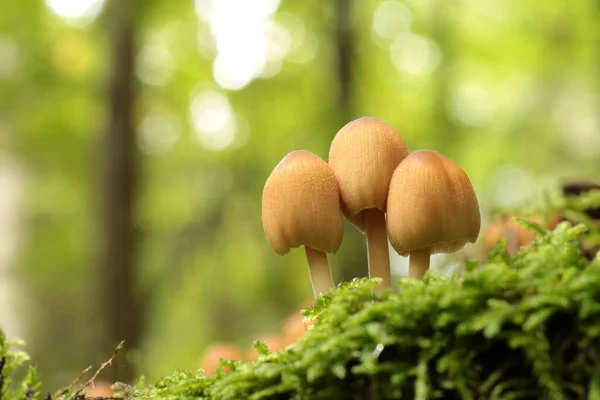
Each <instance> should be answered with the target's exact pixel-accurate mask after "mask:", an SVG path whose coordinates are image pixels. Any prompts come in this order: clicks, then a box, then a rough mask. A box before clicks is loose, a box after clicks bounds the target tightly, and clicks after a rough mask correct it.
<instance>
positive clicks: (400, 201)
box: [387, 150, 481, 278]
mask: <svg viewBox="0 0 600 400" xmlns="http://www.w3.org/2000/svg"><path fill="white" fill-rule="evenodd" d="M387 212H388V214H387V231H388V235H389V238H390V242H391V244H392V246H393V247H394V249H395V250H396V251H397V252H398V253H399V254H400V255H404V256H406V255H410V261H409V272H408V274H409V277H411V278H422V277H423V276H424V275H425V273H426V272H427V270H428V269H429V258H430V256H431V254H435V253H453V252H455V251H458V250H460V249H462V248H463V247H464V246H465V244H467V243H473V242H475V241H476V240H477V237H478V236H479V229H480V225H481V215H480V213H479V204H478V202H477V196H476V195H475V191H474V190H473V186H472V184H471V181H470V180H469V177H468V176H467V174H466V173H465V172H464V171H463V170H462V168H461V167H460V166H458V165H457V164H456V163H454V162H453V161H452V160H450V159H449V158H447V157H445V156H443V155H441V154H440V153H438V152H435V151H431V150H419V151H415V152H414V153H411V154H410V155H409V156H408V157H406V158H405V159H404V161H402V163H401V164H400V165H399V166H398V168H397V169H396V171H395V172H394V175H393V177H392V181H391V184H390V193H389V197H388V209H387Z"/></svg>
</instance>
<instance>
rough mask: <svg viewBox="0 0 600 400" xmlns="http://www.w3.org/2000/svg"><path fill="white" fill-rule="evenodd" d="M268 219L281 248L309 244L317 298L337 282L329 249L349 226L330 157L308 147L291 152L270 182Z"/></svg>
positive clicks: (265, 206) (265, 205) (265, 204)
mask: <svg viewBox="0 0 600 400" xmlns="http://www.w3.org/2000/svg"><path fill="white" fill-rule="evenodd" d="M262 221H263V228H264V232H265V236H266V238H267V241H268V242H269V244H270V245H271V247H272V248H273V250H275V252H276V253H277V254H279V255H285V254H286V253H288V252H289V251H290V249H292V248H296V247H301V246H304V249H305V252H306V257H307V260H308V266H309V271H310V275H311V281H312V287H313V293H314V295H315V298H316V297H318V295H319V294H320V293H326V292H328V291H329V290H330V289H332V288H333V286H334V285H333V278H332V276H331V269H330V268H329V262H328V260H327V254H326V253H335V252H337V250H338V249H339V248H340V245H341V244H342V238H343V234H344V232H343V221H342V212H341V209H340V200H339V191H338V186H337V182H336V180H335V174H334V173H333V170H332V169H331V167H329V165H328V164H327V163H326V162H325V161H323V160H322V159H321V158H319V157H318V156H316V155H314V154H313V153H311V152H308V151H305V150H298V151H294V152H291V153H289V154H288V155H286V156H285V157H284V158H283V160H281V162H280V163H279V164H278V165H277V166H276V167H275V169H274V170H273V172H272V173H271V175H270V176H269V178H268V179H267V182H266V183H265V187H264V190H263V197H262Z"/></svg>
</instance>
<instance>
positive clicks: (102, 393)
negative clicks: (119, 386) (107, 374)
mask: <svg viewBox="0 0 600 400" xmlns="http://www.w3.org/2000/svg"><path fill="white" fill-rule="evenodd" d="M114 393H115V391H114V390H113V388H112V383H110V382H107V381H97V382H94V386H92V387H90V388H88V389H86V391H85V398H86V399H87V398H94V397H95V398H111V397H113V396H114Z"/></svg>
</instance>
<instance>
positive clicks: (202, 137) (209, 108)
mask: <svg viewBox="0 0 600 400" xmlns="http://www.w3.org/2000/svg"><path fill="white" fill-rule="evenodd" d="M190 118H191V122H192V126H193V127H194V130H195V132H196V137H197V138H198V141H199V142H200V144H201V145H202V146H203V147H205V148H207V149H210V150H224V149H226V148H228V147H229V146H231V145H232V144H233V142H234V140H235V138H236V131H237V123H236V116H235V113H234V111H233V109H232V108H231V105H230V104H229V100H228V99H227V97H226V96H225V95H223V94H221V93H218V92H216V91H214V90H204V91H201V92H199V93H198V94H196V95H195V96H194V97H193V99H192V102H191V104H190Z"/></svg>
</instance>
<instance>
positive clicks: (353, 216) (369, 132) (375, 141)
mask: <svg viewBox="0 0 600 400" xmlns="http://www.w3.org/2000/svg"><path fill="white" fill-rule="evenodd" d="M407 155H408V150H407V149H406V144H405V143H404V140H403V139H402V137H401V136H400V135H399V134H398V132H397V131H396V130H395V129H394V128H393V127H392V126H390V125H388V124H386V123H385V122H383V121H380V120H378V119H376V118H372V117H364V118H359V119H356V120H354V121H352V122H350V123H348V124H347V125H346V126H344V127H343V128H342V129H340V131H339V132H338V133H337V134H336V135H335V138H334V139H333V141H332V142H331V148H330V150H329V165H331V168H332V169H333V170H334V171H335V176H336V179H337V181H338V185H339V188H340V196H341V199H342V211H343V213H344V216H345V217H346V218H347V219H348V220H349V221H350V222H352V224H354V225H355V226H356V227H357V228H358V229H359V230H360V231H365V228H366V227H365V222H364V218H363V215H362V213H361V212H362V211H363V210H366V209H370V208H377V209H379V210H381V211H383V212H385V211H386V203H387V198H388V188H389V185H390V180H391V178H392V174H393V173H394V170H395V169H396V167H397V166H398V164H400V162H401V161H402V160H403V159H404V158H405V157H406V156H407Z"/></svg>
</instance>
